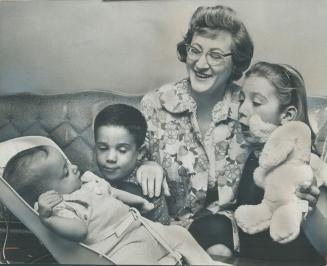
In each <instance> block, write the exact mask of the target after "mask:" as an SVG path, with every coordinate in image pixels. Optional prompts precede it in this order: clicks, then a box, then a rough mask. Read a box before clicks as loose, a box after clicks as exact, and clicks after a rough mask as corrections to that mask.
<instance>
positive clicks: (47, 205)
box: [38, 190, 62, 218]
mask: <svg viewBox="0 0 327 266" xmlns="http://www.w3.org/2000/svg"><path fill="white" fill-rule="evenodd" d="M60 202H62V196H61V195H60V194H59V193H58V192H56V191H54V190H50V191H47V192H45V193H43V194H41V195H40V196H39V199H38V205H39V209H38V212H39V216H40V217H42V218H49V217H50V216H51V215H52V209H53V208H54V207H55V206H56V205H58V204H59V203H60Z"/></svg>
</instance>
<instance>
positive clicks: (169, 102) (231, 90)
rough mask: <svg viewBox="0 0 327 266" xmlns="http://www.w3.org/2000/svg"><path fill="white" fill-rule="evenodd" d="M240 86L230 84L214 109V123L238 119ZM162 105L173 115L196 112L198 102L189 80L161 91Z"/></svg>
mask: <svg viewBox="0 0 327 266" xmlns="http://www.w3.org/2000/svg"><path fill="white" fill-rule="evenodd" d="M239 90H240V88H239V86H237V85H236V84H233V83H232V84H230V85H229V87H228V89H227V90H226V92H225V95H224V98H223V100H222V101H219V102H217V103H216V104H215V105H214V107H213V109H212V112H211V114H212V121H213V122H214V123H218V122H219V121H222V120H226V119H227V118H231V119H234V120H237V119H238V106H239ZM159 94H160V96H159V99H160V103H161V105H162V107H163V108H165V110H167V111H168V112H170V113H173V114H179V113H183V112H196V108H197V105H196V101H195V100H194V98H193V97H192V96H191V84H190V81H189V79H183V80H181V81H179V82H177V83H175V84H173V85H171V84H170V85H166V86H163V87H161V88H160V89H159Z"/></svg>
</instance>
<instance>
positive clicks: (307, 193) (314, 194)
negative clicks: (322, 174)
mask: <svg viewBox="0 0 327 266" xmlns="http://www.w3.org/2000/svg"><path fill="white" fill-rule="evenodd" d="M295 194H296V196H298V197H299V198H300V199H302V200H307V201H308V203H309V212H310V211H312V209H313V208H314V207H316V204H317V201H318V198H319V194H320V190H319V188H318V187H317V185H316V182H315V179H314V181H313V182H312V183H307V182H305V183H302V184H300V185H299V186H298V189H297V190H296V193H295Z"/></svg>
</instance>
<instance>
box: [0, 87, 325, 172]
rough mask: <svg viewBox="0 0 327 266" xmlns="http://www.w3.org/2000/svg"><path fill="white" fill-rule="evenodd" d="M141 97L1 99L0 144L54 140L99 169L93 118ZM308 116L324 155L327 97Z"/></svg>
mask: <svg viewBox="0 0 327 266" xmlns="http://www.w3.org/2000/svg"><path fill="white" fill-rule="evenodd" d="M140 100H141V96H122V95H117V94H114V93H110V92H102V91H89V92H80V93H71V94H57V95H31V94H17V95H9V96H1V97H0V142H2V141H5V140H8V139H11V138H14V137H20V136H32V135H40V136H46V137H49V138H51V139H53V140H54V141H55V142H56V143H57V144H58V145H59V146H60V147H61V148H62V150H63V151H64V152H65V154H66V155H67V156H68V158H69V159H70V160H71V161H72V162H73V163H75V164H77V165H78V166H79V167H80V169H81V170H83V171H84V170H86V169H91V170H92V169H96V164H95V162H94V156H93V144H94V141H93V129H92V124H93V119H94V117H95V115H96V114H97V113H98V111H99V110H101V109H102V108H104V107H105V106H107V105H109V104H113V103H126V104H130V105H133V106H135V107H137V108H138V107H139V102H140ZM308 104H309V117H310V122H311V124H312V127H313V129H314V131H315V132H316V133H317V138H316V144H317V147H318V150H319V151H320V152H322V149H323V146H324V141H325V139H326V134H327V98H326V97H309V100H308Z"/></svg>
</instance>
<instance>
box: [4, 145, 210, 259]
mask: <svg viewBox="0 0 327 266" xmlns="http://www.w3.org/2000/svg"><path fill="white" fill-rule="evenodd" d="M3 177H4V178H5V179H6V180H7V181H8V183H9V184H11V185H12V186H13V188H14V189H16V191H17V192H18V193H19V194H20V195H21V196H22V197H23V198H24V199H25V200H26V201H27V202H28V203H29V204H32V203H34V202H35V201H37V199H38V204H37V205H38V206H37V208H38V212H39V217H40V219H41V221H42V223H43V224H44V225H45V226H47V227H49V228H50V229H51V230H53V231H54V232H56V233H57V234H59V235H60V236H62V237H64V238H67V239H69V240H72V241H81V242H83V243H85V244H86V245H89V246H90V247H91V248H93V249H95V250H97V251H98V252H100V253H103V254H106V255H107V256H108V257H109V258H110V259H111V260H112V261H113V262H114V263H116V264H176V262H178V261H180V259H181V257H183V258H184V259H185V261H186V263H187V264H207V265H212V264H214V263H215V262H214V261H213V260H212V259H211V258H210V257H209V255H208V254H207V253H206V252H205V251H204V250H203V249H202V248H201V247H200V246H199V245H198V243H197V242H196V241H195V240H194V239H193V238H192V236H191V235H190V234H189V232H188V231H187V230H185V229H184V228H182V227H179V226H172V225H171V226H166V225H162V224H160V223H154V222H152V221H150V220H147V219H146V218H143V217H142V216H141V215H140V214H139V212H138V211H137V210H136V209H134V208H130V207H129V206H127V205H125V204H124V203H123V202H125V203H127V204H130V205H141V206H142V209H143V210H144V211H149V210H151V209H152V208H153V205H152V204H151V203H149V202H148V201H146V200H145V199H143V198H142V197H139V196H136V195H133V194H130V193H128V192H125V191H121V190H118V189H115V188H113V187H111V186H110V184H109V183H108V182H107V181H105V180H104V179H102V178H99V177H98V176H96V175H94V174H93V173H91V172H89V171H87V172H86V173H84V174H83V175H82V176H81V174H80V172H79V170H78V168H77V167H76V166H75V165H72V164H70V163H68V162H67V161H66V159H65V158H64V156H63V154H62V153H61V152H60V151H59V150H57V149H56V148H54V147H51V146H46V145H45V146H37V147H34V148H30V149H27V150H24V151H22V152H19V153H17V154H16V155H15V156H14V157H13V158H11V159H10V160H9V162H8V163H7V165H6V167H5V170H4V174H3ZM122 201H123V202H122ZM167 255H168V256H167Z"/></svg>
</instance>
